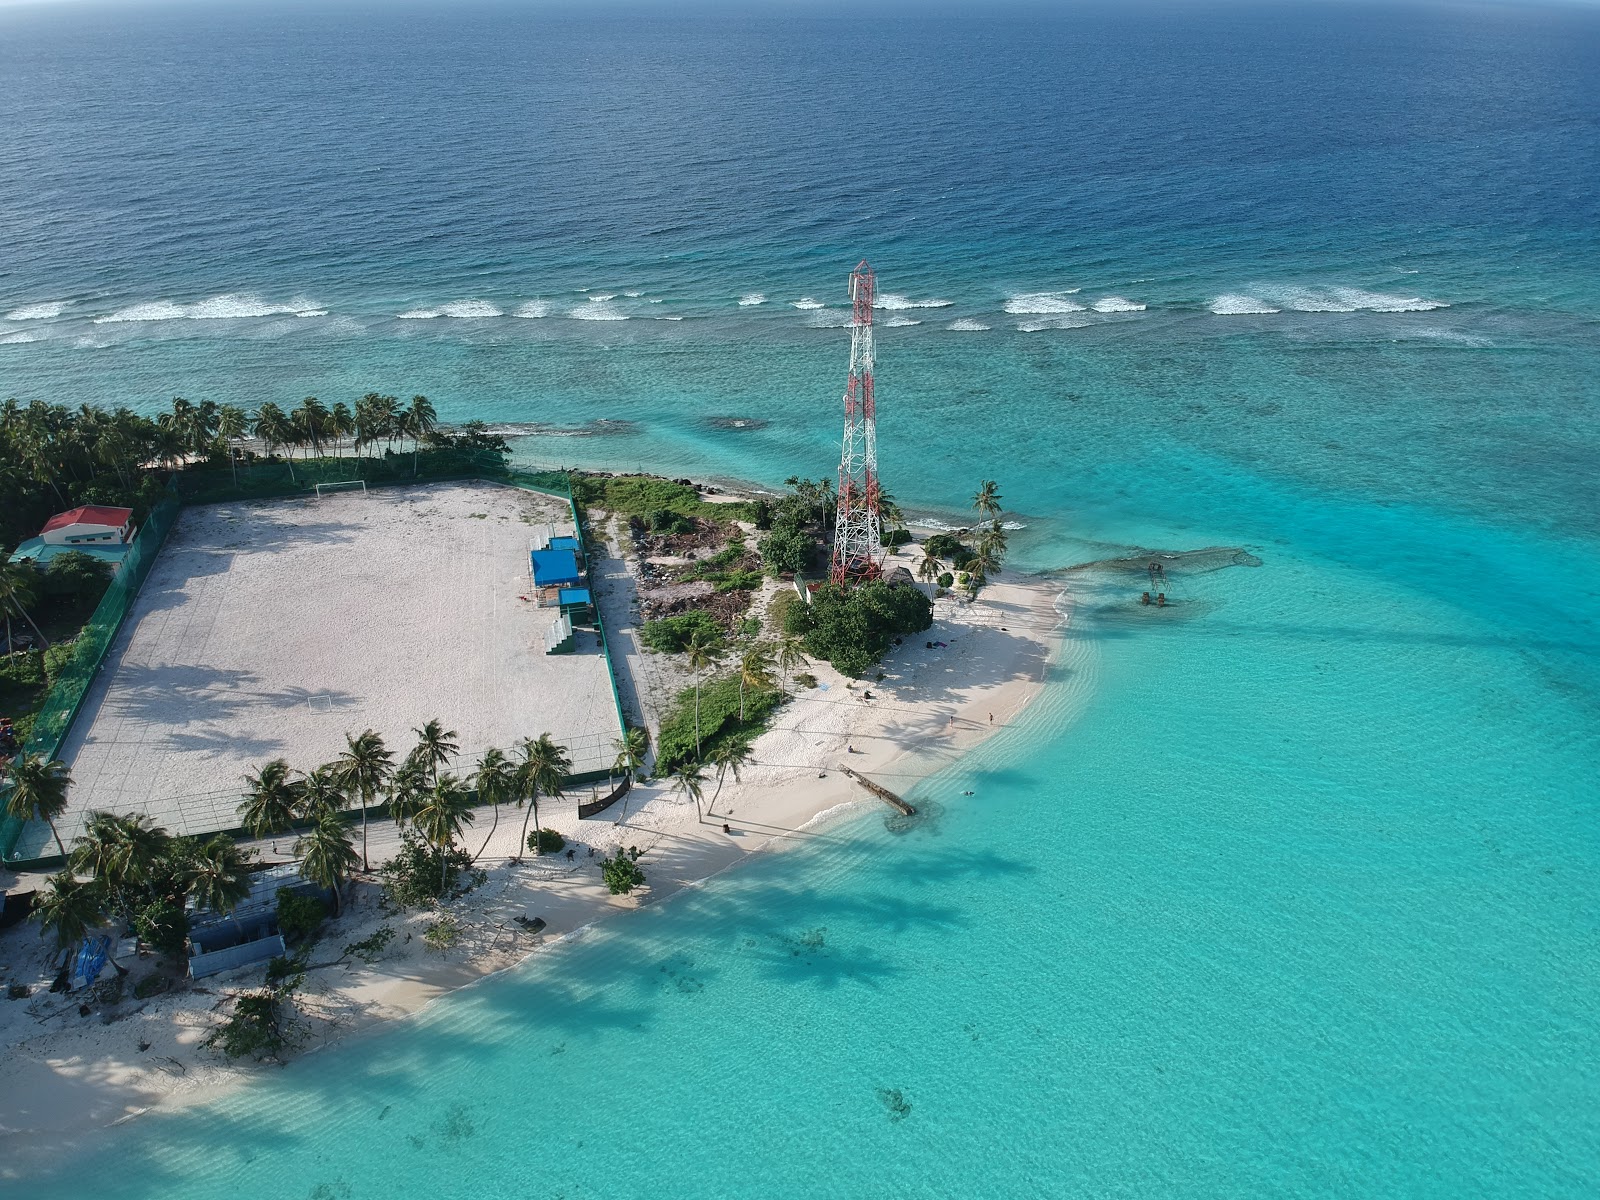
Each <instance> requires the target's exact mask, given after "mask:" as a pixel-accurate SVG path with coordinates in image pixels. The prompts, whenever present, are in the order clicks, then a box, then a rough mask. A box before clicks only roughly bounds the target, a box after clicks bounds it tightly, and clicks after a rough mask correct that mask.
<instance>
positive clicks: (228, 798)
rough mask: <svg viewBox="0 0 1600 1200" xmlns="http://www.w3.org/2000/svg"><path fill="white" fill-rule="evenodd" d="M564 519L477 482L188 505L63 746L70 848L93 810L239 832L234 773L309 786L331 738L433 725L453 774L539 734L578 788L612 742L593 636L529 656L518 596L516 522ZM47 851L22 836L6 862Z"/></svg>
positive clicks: (523, 539) (520, 537)
mask: <svg viewBox="0 0 1600 1200" xmlns="http://www.w3.org/2000/svg"><path fill="white" fill-rule="evenodd" d="M545 521H555V522H557V523H558V524H568V525H570V522H571V514H570V510H569V509H568V507H567V505H566V502H565V501H562V500H557V499H554V498H552V497H546V496H542V495H539V494H537V493H531V492H524V491H520V490H518V489H515V488H510V487H502V486H498V485H495V484H487V483H447V484H431V485H427V486H423V487H415V488H382V489H379V488H374V489H373V490H372V491H371V492H370V493H369V494H362V493H361V492H339V493H335V494H332V495H329V496H327V497H325V498H324V499H321V500H315V499H311V500H287V501H271V502H265V503H256V504H219V505H209V506H205V507H199V508H191V509H186V510H185V511H184V513H183V515H182V517H181V519H180V520H179V522H178V524H177V526H176V527H175V528H174V529H173V531H172V533H171V535H170V536H169V538H168V540H167V544H166V546H165V547H164V548H163V549H162V551H161V556H160V558H159V559H158V560H157V561H156V565H155V567H154V569H153V570H152V571H151V573H150V577H149V578H148V579H147V580H146V581H145V585H144V587H143V589H142V590H141V592H140V594H139V598H138V601H137V603H136V604H135V606H134V609H133V611H132V613H131V614H130V616H129V619H128V622H127V623H126V624H125V625H124V627H123V630H122V632H121V634H120V635H119V637H118V639H117V643H116V645H114V646H113V648H112V651H111V654H110V655H109V656H108V657H107V659H106V664H105V666H104V667H103V668H102V670H101V673H100V677H99V679H98V680H97V681H96V682H95V684H94V686H93V688H92V689H91V691H90V694H89V697H88V699H87V701H86V702H85V704H84V707H83V711H82V712H81V713H80V714H79V716H78V719H77V721H76V722H75V723H74V727H73V730H72V733H71V735H70V736H69V738H68V740H67V743H66V745H65V746H64V747H63V750H62V757H63V758H64V759H65V760H66V761H67V762H68V763H69V764H70V766H71V769H72V777H73V780H74V784H75V786H74V788H73V790H72V801H73V804H72V809H71V810H70V811H69V812H68V813H67V815H66V816H65V817H64V818H63V820H62V822H61V834H62V837H63V838H65V839H66V840H67V841H68V842H70V841H71V840H72V838H73V837H74V836H75V835H76V834H77V833H78V832H79V830H80V828H81V823H82V819H83V814H84V813H85V812H86V811H88V810H90V809H111V810H114V811H116V812H119V813H122V812H144V813H148V814H149V815H150V816H151V817H153V818H154V819H155V820H156V821H157V822H158V823H159V824H162V825H165V826H166V827H167V828H168V829H170V830H172V831H173V832H175V833H206V832H212V831H215V830H218V829H226V828H231V827H236V826H237V824H238V815H237V809H238V804H239V800H240V796H241V792H242V788H243V784H242V779H243V777H244V774H245V772H246V771H247V770H249V769H251V768H252V767H256V766H259V765H260V764H261V763H263V762H265V761H266V760H268V759H272V758H280V757H281V758H286V759H287V760H288V761H289V764H290V766H292V767H295V768H296V769H302V770H304V769H310V768H311V767H314V766H317V765H318V764H320V763H323V762H326V761H328V760H330V759H331V758H333V757H334V755H335V754H337V753H338V752H339V751H340V750H341V749H343V747H344V735H345V733H346V732H347V731H349V732H355V733H359V732H360V731H361V730H363V729H366V728H369V727H370V728H373V729H376V730H378V732H380V733H381V734H383V736H384V737H385V739H387V740H388V742H389V744H390V746H394V747H400V748H401V749H402V750H403V749H405V748H409V746H410V745H411V744H412V743H413V742H414V741H415V738H414V737H413V736H412V734H411V730H412V729H413V728H414V727H416V726H418V725H421V724H422V723H423V722H425V721H427V720H429V719H431V718H435V717H437V718H438V719H439V720H441V721H443V722H444V724H445V727H446V728H448V729H454V730H456V731H457V734H458V737H457V740H458V741H459V742H460V744H461V748H462V751H463V756H464V759H465V760H466V764H467V768H468V769H470V764H471V762H472V761H474V760H475V759H476V757H477V755H478V754H480V753H481V752H482V751H483V750H485V749H487V748H488V747H490V746H499V747H501V748H504V749H509V748H510V747H511V746H512V744H513V743H514V742H515V741H516V740H517V739H519V738H522V737H527V736H534V735H537V734H539V733H542V732H549V733H551V734H553V735H554V736H555V738H556V740H557V741H559V742H561V743H562V744H563V745H565V746H567V747H568V749H569V750H570V752H571V753H572V756H573V760H574V767H575V769H576V770H578V771H584V770H589V769H604V768H606V767H608V766H609V765H610V764H611V762H612V761H613V759H614V758H615V756H616V752H615V750H614V748H613V742H614V741H615V739H616V738H617V737H618V736H619V735H620V724H619V721H618V719H617V713H616V705H615V702H614V701H613V699H612V692H611V683H610V679H609V677H608V675H607V672H606V664H605V658H604V655H603V654H602V652H601V651H600V648H599V645H598V642H597V639H596V638H595V637H594V635H593V634H592V633H582V634H580V635H579V637H578V642H577V645H578V651H577V653H575V654H571V655H547V654H546V653H545V652H544V634H545V630H546V628H547V627H548V626H549V625H550V624H551V623H552V622H553V621H554V620H555V619H556V611H555V610H554V609H553V608H538V607H536V606H535V605H534V604H532V603H531V602H529V601H528V600H525V599H522V598H521V597H523V596H526V595H528V594H529V592H530V585H529V578H528V542H529V538H530V537H531V536H532V533H533V525H534V524H535V523H539V522H545ZM48 842H49V834H48V831H47V830H44V829H43V827H42V826H40V827H30V829H28V830H27V831H25V832H24V835H23V841H22V842H20V843H19V845H18V850H19V851H21V852H22V854H23V856H24V857H31V856H33V855H36V854H40V853H48V852H49V847H48V845H47V843H48Z"/></svg>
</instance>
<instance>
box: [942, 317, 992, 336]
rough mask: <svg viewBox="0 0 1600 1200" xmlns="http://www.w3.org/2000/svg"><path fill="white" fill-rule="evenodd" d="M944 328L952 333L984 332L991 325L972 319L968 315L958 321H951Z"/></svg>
mask: <svg viewBox="0 0 1600 1200" xmlns="http://www.w3.org/2000/svg"><path fill="white" fill-rule="evenodd" d="M945 328H946V329H948V330H951V331H952V332H954V333H984V332H986V331H987V330H989V329H990V328H992V326H989V325H985V324H984V323H983V322H982V321H974V320H972V319H971V318H970V317H962V318H961V320H959V321H951V322H950V324H948V325H946V326H945Z"/></svg>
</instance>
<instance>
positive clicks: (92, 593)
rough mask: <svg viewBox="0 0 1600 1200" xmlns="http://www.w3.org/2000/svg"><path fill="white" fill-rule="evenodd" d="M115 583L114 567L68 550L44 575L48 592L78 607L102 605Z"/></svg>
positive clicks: (45, 591)
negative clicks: (112, 570) (111, 585)
mask: <svg viewBox="0 0 1600 1200" xmlns="http://www.w3.org/2000/svg"><path fill="white" fill-rule="evenodd" d="M110 583H111V564H110V563H108V562H102V561H101V560H100V559H98V558H93V557H91V556H89V555H87V554H85V553H84V552H83V551H82V550H68V551H67V552H66V553H65V554H61V555H57V556H56V557H55V558H53V559H51V560H50V566H49V567H48V568H46V570H45V573H44V593H45V595H47V596H51V597H55V598H57V599H60V600H61V601H63V602H64V603H66V604H68V605H70V606H73V607H77V608H86V609H88V608H93V607H94V606H95V605H96V604H98V603H100V597H101V596H102V595H104V594H105V590H106V588H107V587H108V586H109V585H110Z"/></svg>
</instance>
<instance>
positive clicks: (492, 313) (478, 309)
mask: <svg viewBox="0 0 1600 1200" xmlns="http://www.w3.org/2000/svg"><path fill="white" fill-rule="evenodd" d="M439 311H440V312H442V313H443V314H444V315H445V316H447V317H468V318H478V317H503V316H505V315H506V314H505V313H504V312H503V311H502V310H500V309H498V308H496V307H495V306H494V305H493V304H490V303H489V302H488V301H487V300H457V301H456V302H455V303H453V304H446V305H445V306H444V307H443V308H441V309H440V310H439Z"/></svg>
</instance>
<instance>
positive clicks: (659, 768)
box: [656, 675, 784, 776]
mask: <svg viewBox="0 0 1600 1200" xmlns="http://www.w3.org/2000/svg"><path fill="white" fill-rule="evenodd" d="M783 700H784V696H783V693H782V692H780V691H778V690H777V689H768V690H762V691H757V690H756V689H754V688H746V689H745V693H744V715H745V719H744V722H743V724H741V723H740V721H739V680H738V677H737V676H733V675H728V676H724V677H722V678H720V679H712V680H711V681H709V682H708V683H706V684H705V685H703V686H702V687H701V689H700V749H701V752H702V754H705V755H709V754H710V753H711V752H712V751H713V750H714V749H715V748H716V747H717V746H718V745H719V744H720V743H721V742H722V741H724V740H726V739H727V738H730V737H745V738H748V737H753V736H754V735H755V734H756V733H759V732H760V731H761V730H763V729H765V728H766V724H767V719H768V718H769V717H770V716H771V715H772V713H773V710H775V709H776V708H777V707H778V706H779V705H780V704H782V703H783ZM694 742H695V739H694V688H692V687H688V688H684V689H683V691H681V692H679V693H678V695H677V696H676V697H675V698H674V699H673V701H672V706H671V708H669V709H668V710H667V714H666V716H664V717H663V718H662V720H661V736H660V737H659V738H657V739H656V774H657V775H658V776H664V775H666V773H667V772H669V771H671V770H672V769H673V768H675V767H677V766H678V765H679V764H680V763H686V762H693V761H694V760H695V744H694Z"/></svg>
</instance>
